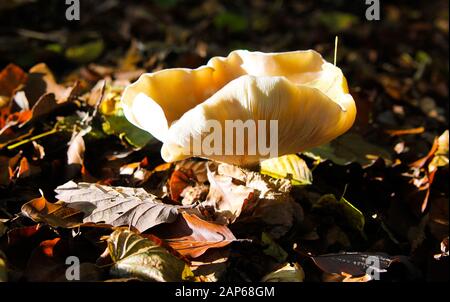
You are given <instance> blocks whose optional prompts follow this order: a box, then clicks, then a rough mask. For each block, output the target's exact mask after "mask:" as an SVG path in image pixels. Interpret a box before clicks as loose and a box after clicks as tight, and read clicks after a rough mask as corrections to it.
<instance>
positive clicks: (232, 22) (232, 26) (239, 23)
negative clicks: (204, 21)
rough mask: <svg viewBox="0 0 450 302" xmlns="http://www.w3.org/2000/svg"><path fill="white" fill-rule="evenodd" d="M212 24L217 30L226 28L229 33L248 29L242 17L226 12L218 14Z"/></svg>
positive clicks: (246, 22) (245, 20)
mask: <svg viewBox="0 0 450 302" xmlns="http://www.w3.org/2000/svg"><path fill="white" fill-rule="evenodd" d="M213 22H214V25H215V26H216V27H217V28H227V29H228V30H229V31H230V32H241V31H244V30H245V29H246V28H247V27H248V21H247V19H246V18H245V17H244V16H241V15H238V14H236V13H231V12H226V11H225V12H222V13H220V14H218V15H217V16H216V17H215V18H214V21H213Z"/></svg>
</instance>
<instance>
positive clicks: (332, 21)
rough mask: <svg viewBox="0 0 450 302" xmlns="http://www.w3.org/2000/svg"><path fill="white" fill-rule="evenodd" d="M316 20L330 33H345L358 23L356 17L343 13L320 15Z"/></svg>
mask: <svg viewBox="0 0 450 302" xmlns="http://www.w3.org/2000/svg"><path fill="white" fill-rule="evenodd" d="M318 20H319V22H320V23H321V24H322V25H324V26H326V27H327V28H328V30H329V31H330V32H332V33H337V32H341V31H345V30H347V29H350V28H351V27H352V26H354V25H355V24H357V23H358V17H356V16H355V15H352V14H348V13H343V12H325V13H320V14H319V16H318Z"/></svg>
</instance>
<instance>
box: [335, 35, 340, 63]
mask: <svg viewBox="0 0 450 302" xmlns="http://www.w3.org/2000/svg"><path fill="white" fill-rule="evenodd" d="M338 40H339V38H338V36H336V38H334V66H336V58H337V47H338Z"/></svg>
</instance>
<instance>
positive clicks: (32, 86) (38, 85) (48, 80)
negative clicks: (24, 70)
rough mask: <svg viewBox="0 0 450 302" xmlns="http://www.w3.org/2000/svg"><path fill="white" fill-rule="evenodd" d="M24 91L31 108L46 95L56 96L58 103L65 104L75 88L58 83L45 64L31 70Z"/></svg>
mask: <svg viewBox="0 0 450 302" xmlns="http://www.w3.org/2000/svg"><path fill="white" fill-rule="evenodd" d="M23 90H24V91H25V95H26V97H27V99H28V101H29V104H30V106H31V107H34V105H35V104H36V102H37V101H38V100H39V99H40V98H41V97H42V96H43V95H46V94H54V96H55V99H56V101H57V102H58V103H59V102H65V101H67V100H68V99H69V97H70V96H71V94H72V93H73V90H74V87H64V86H62V85H59V84H58V83H57V82H56V79H55V76H54V75H53V73H52V72H51V71H50V69H49V68H48V66H47V65H46V64H44V63H40V64H37V65H35V66H33V67H31V68H30V70H29V73H28V79H27V82H26V83H25V85H24V88H23Z"/></svg>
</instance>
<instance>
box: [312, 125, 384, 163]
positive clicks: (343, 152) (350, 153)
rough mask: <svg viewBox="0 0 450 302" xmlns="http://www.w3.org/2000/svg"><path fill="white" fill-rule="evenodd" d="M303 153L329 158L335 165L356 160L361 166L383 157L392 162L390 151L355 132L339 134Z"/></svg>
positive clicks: (323, 158) (315, 157)
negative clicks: (335, 137) (333, 138)
mask: <svg viewBox="0 0 450 302" xmlns="http://www.w3.org/2000/svg"><path fill="white" fill-rule="evenodd" d="M303 154H305V155H306V156H309V157H311V158H313V159H316V160H319V161H324V160H327V159H329V160H331V161H332V162H334V163H335V164H337V165H347V164H349V163H352V162H357V163H359V164H361V165H362V166H370V165H371V164H373V163H374V162H375V160H376V159H377V158H383V159H384V160H385V161H386V162H387V163H388V164H390V163H391V162H392V157H391V154H390V152H388V151H386V150H385V149H383V148H381V147H379V146H376V145H374V144H372V143H369V142H367V141H366V140H365V139H364V138H363V137H362V136H360V135H359V134H355V133H347V134H344V135H341V136H340V137H338V138H337V139H335V140H333V141H332V142H330V143H328V144H324V145H321V146H319V147H316V148H312V149H310V150H308V151H306V152H303Z"/></svg>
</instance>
